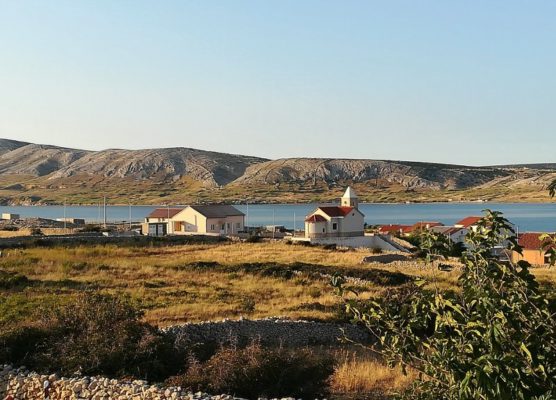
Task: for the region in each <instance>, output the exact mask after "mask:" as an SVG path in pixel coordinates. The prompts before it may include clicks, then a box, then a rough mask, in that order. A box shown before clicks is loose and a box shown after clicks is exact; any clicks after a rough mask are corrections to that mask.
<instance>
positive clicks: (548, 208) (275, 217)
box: [0, 202, 556, 232]
mask: <svg viewBox="0 0 556 400" xmlns="http://www.w3.org/2000/svg"><path fill="white" fill-rule="evenodd" d="M236 207H237V208H238V209H239V210H241V211H242V212H244V213H245V214H246V225H248V226H265V225H283V226H285V227H286V228H288V229H303V227H304V219H305V216H306V215H307V214H309V213H310V212H311V211H313V210H314V209H315V208H316V207H317V204H239V205H236ZM155 208H156V206H140V205H133V206H113V205H107V207H106V220H107V221H108V222H129V221H130V220H131V221H133V222H139V221H143V218H145V217H146V216H147V215H148V214H149V213H150V212H151V211H152V210H153V209H155ZM359 209H360V210H361V211H362V212H363V214H365V222H366V223H367V224H370V225H385V224H413V223H416V222H421V221H439V222H442V223H444V224H445V225H451V224H454V223H455V222H456V221H458V220H460V219H463V218H465V217H467V216H472V215H482V213H483V210H485V209H491V210H496V211H501V212H502V213H503V214H504V216H505V217H506V218H508V219H509V220H510V221H511V222H512V223H513V224H515V225H516V226H517V229H518V230H519V231H520V232H524V231H528V232H555V231H556V203H490V202H489V203H456V202H453V203H409V204H383V203H372V204H371V203H364V204H360V206H359ZM0 212H1V213H16V214H20V215H21V217H22V218H26V217H42V218H49V219H56V218H63V217H64V216H65V217H67V218H84V219H85V220H86V221H87V222H89V223H95V222H101V221H102V220H103V216H104V210H103V207H98V206H66V207H64V206H1V207H0Z"/></svg>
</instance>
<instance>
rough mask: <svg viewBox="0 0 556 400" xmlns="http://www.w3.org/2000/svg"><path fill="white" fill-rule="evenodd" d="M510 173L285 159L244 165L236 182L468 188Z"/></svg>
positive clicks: (426, 165)
mask: <svg viewBox="0 0 556 400" xmlns="http://www.w3.org/2000/svg"><path fill="white" fill-rule="evenodd" d="M511 174H512V172H510V171H508V170H504V169H500V168H492V167H465V166H459V165H447V164H429V163H417V162H404V161H382V160H350V159H317V158H288V159H281V160H275V161H267V162H264V163H260V164H255V165H252V166H250V167H249V168H247V171H246V172H245V174H244V175H243V176H242V177H240V178H239V179H238V180H237V181H236V183H246V184H257V183H258V184H275V183H280V182H311V181H313V182H314V183H316V182H317V181H324V182H327V183H332V184H334V183H337V182H347V181H351V182H353V183H361V182H368V181H370V182H372V181H377V180H380V181H383V182H388V183H391V184H398V185H401V186H403V187H406V188H410V189H468V188H470V187H474V186H479V185H482V184H484V183H487V182H489V181H491V180H493V179H496V178H500V177H506V176H509V175H511Z"/></svg>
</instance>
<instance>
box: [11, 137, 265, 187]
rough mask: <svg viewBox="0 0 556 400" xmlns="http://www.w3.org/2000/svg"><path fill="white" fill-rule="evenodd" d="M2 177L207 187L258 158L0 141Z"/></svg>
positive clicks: (182, 150) (180, 150) (223, 182)
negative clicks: (85, 178)
mask: <svg viewBox="0 0 556 400" xmlns="http://www.w3.org/2000/svg"><path fill="white" fill-rule="evenodd" d="M0 150H3V151H4V152H3V154H1V155H0V175H16V174H17V175H31V176H34V177H46V178H47V179H48V180H57V179H63V178H69V177H74V176H81V177H83V176H95V177H99V176H100V177H105V178H130V179H136V180H151V181H155V182H172V181H176V180H179V179H181V178H184V177H188V178H191V179H193V180H195V181H199V182H201V183H202V184H203V185H205V186H207V187H216V186H220V185H226V184H227V183H229V182H231V181H233V180H235V179H237V178H238V177H240V176H242V175H243V173H244V171H245V169H246V168H247V167H248V166H249V165H252V164H254V163H260V162H263V161H266V160H265V159H262V158H256V157H248V156H239V155H233V154H224V153H215V152H209V151H202V150H195V149H188V148H183V147H175V148H169V149H148V150H119V149H110V150H103V151H86V150H76V149H68V148H63V147H57V146H49V145H40V144H29V143H23V142H16V141H12V140H7V139H0Z"/></svg>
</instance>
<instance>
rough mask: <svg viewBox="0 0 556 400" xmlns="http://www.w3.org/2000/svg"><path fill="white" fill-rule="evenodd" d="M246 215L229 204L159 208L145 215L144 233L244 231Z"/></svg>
mask: <svg viewBox="0 0 556 400" xmlns="http://www.w3.org/2000/svg"><path fill="white" fill-rule="evenodd" d="M244 225H245V215H244V214H243V213H242V212H241V211H239V210H238V209H237V208H235V207H234V206H231V205H226V204H211V205H192V206H187V207H180V208H175V207H173V208H170V207H166V208H157V209H155V210H153V211H152V212H151V213H150V214H149V215H147V217H146V218H145V223H144V224H143V227H142V232H143V234H144V235H149V236H164V235H193V234H202V235H235V234H237V233H239V232H241V231H243V229H244Z"/></svg>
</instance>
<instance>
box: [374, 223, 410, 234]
mask: <svg viewBox="0 0 556 400" xmlns="http://www.w3.org/2000/svg"><path fill="white" fill-rule="evenodd" d="M409 229H411V225H400V224H390V225H381V226H380V227H379V228H378V233H379V234H381V235H399V236H401V235H403V234H404V233H405V232H407V231H408V230H409Z"/></svg>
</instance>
